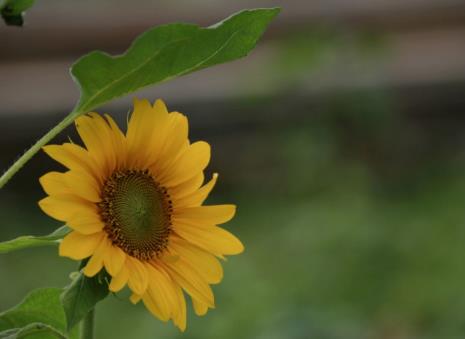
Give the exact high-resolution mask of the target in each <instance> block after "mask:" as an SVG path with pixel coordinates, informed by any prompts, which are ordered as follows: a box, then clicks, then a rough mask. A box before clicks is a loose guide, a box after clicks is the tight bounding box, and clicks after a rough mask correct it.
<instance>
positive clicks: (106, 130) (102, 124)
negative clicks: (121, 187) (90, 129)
mask: <svg viewBox="0 0 465 339" xmlns="http://www.w3.org/2000/svg"><path fill="white" fill-rule="evenodd" d="M88 115H89V116H90V117H91V118H92V124H93V126H94V131H95V132H96V133H97V134H98V135H99V137H100V142H101V144H102V148H103V150H104V152H105V160H106V164H107V166H108V168H109V170H110V171H113V170H114V169H115V167H116V153H117V152H118V149H117V148H116V147H115V143H114V142H113V135H114V133H113V131H112V129H111V127H110V124H109V123H108V122H107V120H105V119H104V118H103V117H102V116H101V115H100V114H98V113H94V112H91V113H88Z"/></svg>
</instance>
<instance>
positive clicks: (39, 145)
mask: <svg viewBox="0 0 465 339" xmlns="http://www.w3.org/2000/svg"><path fill="white" fill-rule="evenodd" d="M79 114H80V113H79V112H74V111H73V112H71V113H70V114H68V115H67V116H66V118H64V119H63V120H62V121H60V122H59V123H58V124H57V125H56V126H55V127H53V128H52V129H51V130H50V131H48V133H46V134H45V135H44V136H43V137H42V138H40V139H39V140H38V141H37V142H36V143H35V144H34V145H32V147H31V148H29V149H28V150H27V151H26V152H25V153H24V154H23V155H22V156H21V157H20V158H19V159H18V160H16V161H15V163H14V164H13V165H11V167H10V168H8V170H7V171H6V172H5V173H3V175H2V176H1V177H0V188H2V187H3V186H5V184H6V183H7V182H8V181H9V180H10V179H11V178H12V177H13V176H14V175H15V174H16V172H18V171H19V170H20V168H21V167H23V166H24V164H26V163H27V162H28V161H29V160H30V159H31V158H32V157H33V156H34V154H36V153H37V152H39V151H40V149H41V148H42V147H43V146H45V145H46V144H47V143H48V142H49V141H50V140H52V139H53V138H54V137H56V136H57V134H58V133H60V132H61V131H62V130H64V129H65V128H66V127H68V126H69V125H70V124H71V123H72V122H73V121H74V119H76V118H77V117H78V116H79Z"/></svg>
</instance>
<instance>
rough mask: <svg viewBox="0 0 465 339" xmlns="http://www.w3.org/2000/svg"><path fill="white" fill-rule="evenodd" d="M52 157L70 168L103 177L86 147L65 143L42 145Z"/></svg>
mask: <svg viewBox="0 0 465 339" xmlns="http://www.w3.org/2000/svg"><path fill="white" fill-rule="evenodd" d="M42 149H43V150H44V152H45V153H47V154H48V155H49V156H50V157H51V158H52V159H54V160H56V161H58V162H59V163H61V164H63V165H64V166H66V167H67V168H69V169H70V170H78V171H83V172H88V173H90V174H92V175H93V176H94V177H95V178H96V179H99V180H100V179H101V173H100V169H99V167H98V166H97V164H96V163H95V162H94V160H93V159H92V157H91V156H90V155H89V152H87V151H86V150H85V149H84V148H82V147H80V146H78V145H75V144H71V143H64V144H63V145H47V146H44V147H42Z"/></svg>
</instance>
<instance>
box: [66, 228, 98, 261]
mask: <svg viewBox="0 0 465 339" xmlns="http://www.w3.org/2000/svg"><path fill="white" fill-rule="evenodd" d="M103 237H104V234H103V232H100V233H95V234H91V235H84V234H80V233H78V232H75V231H74V232H71V233H70V234H68V235H67V236H65V237H64V238H63V240H62V241H61V243H60V247H59V254H60V256H62V257H69V258H71V259H75V260H81V259H84V258H87V257H89V256H91V255H92V254H93V253H94V252H95V250H96V248H97V246H98V245H99V244H100V243H101V242H102V239H103Z"/></svg>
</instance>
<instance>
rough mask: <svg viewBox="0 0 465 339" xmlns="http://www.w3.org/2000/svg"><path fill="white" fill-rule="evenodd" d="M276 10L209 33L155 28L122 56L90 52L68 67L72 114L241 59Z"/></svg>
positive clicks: (249, 13) (246, 14)
mask: <svg viewBox="0 0 465 339" xmlns="http://www.w3.org/2000/svg"><path fill="white" fill-rule="evenodd" d="M279 11H280V9H279V8H268V9H254V10H245V11H242V12H239V13H237V14H235V15H233V16H231V17H230V18H228V19H226V20H224V21H222V22H220V23H218V24H215V25H213V26H211V27H208V28H201V27H199V26H196V25H191V24H169V25H164V26H159V27H155V28H153V29H151V30H149V31H147V32H145V33H143V34H142V35H141V36H139V37H138V38H137V39H136V40H135V41H134V42H133V44H132V45H131V47H130V48H129V49H128V50H127V51H126V53H124V54H123V55H121V56H116V57H111V56H109V55H108V54H105V53H103V52H100V51H94V52H91V53H90V54H88V55H86V56H84V57H82V58H81V59H79V60H78V61H77V62H76V63H75V64H74V65H73V66H72V68H71V74H72V76H73V77H74V80H75V81H76V82H77V83H78V85H79V86H80V89H81V97H80V99H79V102H78V104H77V105H76V107H75V109H74V112H76V113H86V112H88V111H90V110H92V109H94V108H96V107H97V106H100V105H102V104H104V103H107V102H109V101H110V100H112V99H114V98H118V97H121V96H123V95H125V94H128V93H132V92H134V91H136V90H138V89H140V88H143V87H146V86H149V85H153V84H156V83H160V82H164V81H167V80H170V79H173V78H175V77H178V76H181V75H185V74H188V73H191V72H194V71H196V70H200V69H202V68H206V67H210V66H213V65H217V64H221V63H224V62H227V61H231V60H234V59H238V58H241V57H243V56H245V55H247V54H248V53H249V52H250V51H251V50H252V49H253V48H254V47H255V45H256V43H257V40H258V39H259V38H260V36H261V35H262V34H263V32H264V31H265V29H266V27H267V26H268V24H269V23H270V22H271V20H272V19H273V18H274V17H275V16H276V15H277V14H278V13H279Z"/></svg>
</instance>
